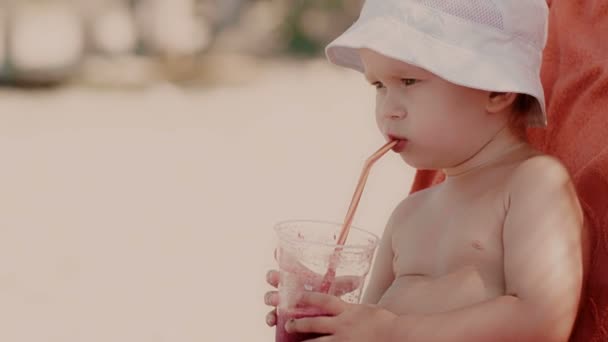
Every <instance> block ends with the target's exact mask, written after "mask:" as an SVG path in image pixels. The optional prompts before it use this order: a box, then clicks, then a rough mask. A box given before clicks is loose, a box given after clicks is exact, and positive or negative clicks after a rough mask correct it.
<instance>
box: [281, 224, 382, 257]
mask: <svg viewBox="0 0 608 342" xmlns="http://www.w3.org/2000/svg"><path fill="white" fill-rule="evenodd" d="M290 223H291V224H293V223H316V224H328V225H334V226H341V225H342V224H343V223H338V222H335V221H328V220H307V219H292V220H282V221H278V222H277V223H275V225H274V231H275V232H276V233H277V236H278V238H279V240H282V241H287V242H293V243H299V244H304V245H315V246H324V247H331V248H337V247H341V249H342V250H343V251H353V250H370V251H373V250H374V249H375V248H376V247H378V244H379V241H380V238H379V237H378V235H376V234H374V233H372V232H370V231H367V230H365V229H362V228H359V227H357V226H354V225H351V227H350V229H351V232H352V231H353V230H356V231H357V232H359V233H363V234H364V235H367V236H368V237H369V238H371V239H373V243H367V244H356V245H349V244H346V245H344V246H341V245H338V244H337V243H326V242H318V241H306V240H299V239H294V238H289V237H285V236H281V234H280V230H281V229H283V228H284V226H285V225H286V224H290Z"/></svg>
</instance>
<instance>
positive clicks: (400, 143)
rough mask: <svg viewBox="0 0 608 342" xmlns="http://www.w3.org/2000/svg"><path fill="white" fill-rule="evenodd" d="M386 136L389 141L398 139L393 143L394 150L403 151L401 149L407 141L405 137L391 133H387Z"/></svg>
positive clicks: (403, 148)
mask: <svg viewBox="0 0 608 342" xmlns="http://www.w3.org/2000/svg"><path fill="white" fill-rule="evenodd" d="M388 138H389V140H391V141H393V140H397V141H398V143H397V145H395V146H394V147H393V151H394V152H397V153H401V152H403V150H405V147H406V146H407V142H408V140H407V139H406V138H403V137H399V136H396V135H392V134H389V135H388Z"/></svg>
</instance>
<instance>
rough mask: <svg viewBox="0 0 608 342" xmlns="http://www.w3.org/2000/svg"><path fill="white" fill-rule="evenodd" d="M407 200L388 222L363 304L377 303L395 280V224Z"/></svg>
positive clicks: (399, 206) (394, 211) (398, 207)
mask: <svg viewBox="0 0 608 342" xmlns="http://www.w3.org/2000/svg"><path fill="white" fill-rule="evenodd" d="M406 202H407V199H405V200H404V201H402V202H401V203H400V204H399V205H398V206H397V208H395V210H393V213H392V214H391V217H390V218H389V220H388V223H387V224H386V228H385V229H384V233H383V234H382V239H381V240H380V244H379V246H378V252H377V253H376V259H375V260H374V265H373V267H372V272H371V275H370V278H369V284H368V285H367V288H366V289H365V294H364V295H363V298H362V300H361V303H362V304H377V303H378V301H380V298H382V295H383V294H384V292H386V290H387V289H388V288H389V287H390V286H391V284H392V283H393V281H394V280H395V273H394V271H393V258H394V254H393V243H392V240H393V230H394V226H395V225H396V224H397V223H396V222H397V221H398V218H399V217H400V216H401V215H402V211H403V210H404V208H405V205H406Z"/></svg>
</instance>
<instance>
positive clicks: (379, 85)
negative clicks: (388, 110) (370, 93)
mask: <svg viewBox="0 0 608 342" xmlns="http://www.w3.org/2000/svg"><path fill="white" fill-rule="evenodd" d="M372 85H373V86H374V87H376V89H382V88H384V84H382V82H374V83H372Z"/></svg>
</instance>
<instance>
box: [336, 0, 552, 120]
mask: <svg viewBox="0 0 608 342" xmlns="http://www.w3.org/2000/svg"><path fill="white" fill-rule="evenodd" d="M545 1H546V0H367V1H366V2H365V4H364V6H363V9H362V11H361V15H360V17H359V19H358V20H357V21H356V22H355V23H354V24H353V25H352V26H351V27H350V28H349V29H348V30H347V31H346V32H344V33H343V34H342V35H341V36H339V37H338V38H337V39H336V40H334V41H333V42H332V43H330V44H329V45H328V46H327V48H326V51H325V52H326V54H327V58H328V59H329V60H330V61H331V62H332V63H334V64H337V65H340V66H344V67H348V68H352V69H355V70H358V71H360V72H363V71H364V70H363V64H362V62H361V58H360V56H359V50H358V49H360V48H368V49H371V50H374V51H376V52H378V53H381V54H383V55H385V56H387V57H390V58H394V59H397V60H401V61H404V62H406V63H409V64H412V65H416V66H418V67H420V68H423V69H426V70H428V71H430V72H432V73H434V74H436V75H437V76H439V77H441V78H443V79H445V80H447V81H449V82H452V83H454V84H458V85H461V86H466V87H469V88H475V89H481V90H487V91H496V92H515V93H522V94H529V95H531V96H533V97H535V98H536V99H537V103H535V104H534V106H533V109H532V110H531V111H530V112H529V113H528V115H529V117H528V125H529V126H540V127H543V126H546V125H547V116H546V111H545V97H544V93H543V87H542V84H541V81H540V67H541V62H542V51H543V49H544V46H545V44H546V40H547V21H548V12H549V11H548V7H547V4H546V2H545Z"/></svg>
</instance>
